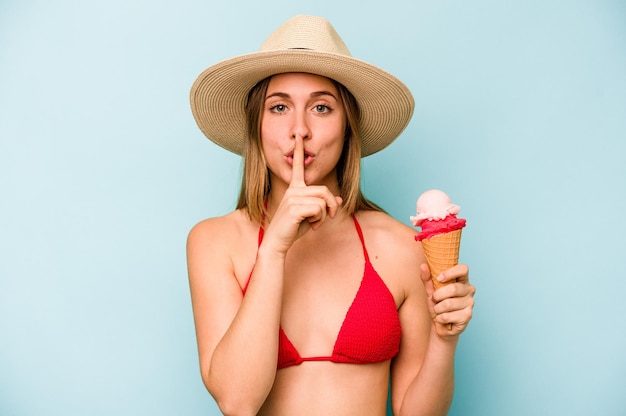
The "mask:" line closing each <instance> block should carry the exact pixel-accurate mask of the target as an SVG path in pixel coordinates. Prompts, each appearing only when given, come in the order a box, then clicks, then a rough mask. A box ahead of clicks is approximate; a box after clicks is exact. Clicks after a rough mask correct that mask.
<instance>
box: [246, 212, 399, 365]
mask: <svg viewBox="0 0 626 416" xmlns="http://www.w3.org/2000/svg"><path fill="white" fill-rule="evenodd" d="M352 218H353V219H354V225H355V227H356V231H357V233H358V235H359V239H360V240H361V245H362V246H363V254H364V256H365V270H364V272H363V278H362V280H361V285H360V287H359V290H358V291H357V293H356V295H355V297H354V300H353V301H352V305H351V306H350V308H349V309H348V311H347V312H346V317H345V318H344V321H343V323H342V325H341V328H340V330H339V334H337V339H336V341H335V346H334V347H333V353H332V355H330V356H320V357H301V356H300V354H299V353H298V350H296V348H295V347H294V345H293V344H292V343H291V341H290V340H289V338H288V337H287V334H285V331H283V328H282V327H280V329H279V344H278V369H281V368H285V367H289V366H292V365H298V364H301V363H302V362H304V361H331V362H333V363H348V364H369V363H377V362H381V361H387V360H390V359H391V358H393V357H394V356H395V355H396V354H397V353H398V350H399V347H400V336H401V332H402V331H401V328H400V318H399V316H398V311H397V310H396V303H395V300H394V298H393V295H392V294H391V292H390V291H389V288H387V286H386V285H385V282H383V280H382V279H381V278H380V276H379V275H378V273H377V272H376V270H374V267H373V266H372V264H371V263H370V260H369V256H368V254H367V249H366V248H365V241H364V240H363V232H362V231H361V227H360V225H359V223H358V221H357V219H356V217H355V216H354V215H353V216H352ZM263 233H264V230H263V227H260V228H259V245H260V244H261V241H262V240H263ZM250 274H251V275H252V273H250ZM249 282H250V280H249V278H248V283H249ZM248 283H246V286H245V288H244V289H243V293H244V295H245V293H246V290H247V288H248Z"/></svg>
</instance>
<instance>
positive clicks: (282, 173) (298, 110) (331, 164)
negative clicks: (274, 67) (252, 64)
mask: <svg viewBox="0 0 626 416" xmlns="http://www.w3.org/2000/svg"><path fill="white" fill-rule="evenodd" d="M262 117H263V118H262V121H261V142H262V143H263V152H264V155H265V159H266V161H267V164H268V167H269V170H270V177H271V181H272V187H274V186H277V185H278V183H281V182H282V183H283V184H289V182H290V180H291V169H292V168H291V166H292V161H293V159H292V156H293V149H294V138H295V137H296V135H300V136H301V137H302V138H303V141H304V152H305V153H304V166H305V169H304V179H305V182H306V184H307V185H314V184H315V185H326V186H328V187H330V188H331V189H333V190H338V185H337V173H336V165H337V161H338V160H339V158H340V156H341V151H342V149H343V143H344V140H345V137H344V134H345V128H346V116H345V111H344V109H343V104H342V103H341V98H340V96H339V93H338V91H337V89H336V88H335V86H334V85H333V83H332V82H331V81H330V80H329V79H328V78H324V77H321V76H318V75H312V74H304V73H287V74H279V75H274V76H273V77H272V79H271V80H270V82H269V85H268V88H267V93H266V96H265V103H264V106H263V116H262Z"/></svg>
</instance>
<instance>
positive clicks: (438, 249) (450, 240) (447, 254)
mask: <svg viewBox="0 0 626 416" xmlns="http://www.w3.org/2000/svg"><path fill="white" fill-rule="evenodd" d="M462 231H463V230H462V229H459V230H455V231H450V232H447V233H444V234H437V235H434V236H432V237H430V238H426V239H424V240H422V247H423V248H424V255H425V256H426V262H427V263H428V267H429V268H430V278H431V280H432V281H433V286H434V287H435V290H437V289H439V288H440V287H442V286H445V285H447V284H450V283H454V281H449V282H445V283H443V282H440V281H439V280H437V277H438V276H439V275H440V274H441V273H442V272H443V271H444V270H447V269H449V268H450V267H452V266H456V265H457V264H458V263H459V247H460V246H461V232H462Z"/></svg>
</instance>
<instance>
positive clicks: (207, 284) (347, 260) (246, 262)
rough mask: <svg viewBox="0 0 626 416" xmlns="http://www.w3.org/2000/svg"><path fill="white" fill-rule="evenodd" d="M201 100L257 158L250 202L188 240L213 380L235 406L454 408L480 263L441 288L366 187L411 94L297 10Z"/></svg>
mask: <svg viewBox="0 0 626 416" xmlns="http://www.w3.org/2000/svg"><path fill="white" fill-rule="evenodd" d="M191 105H192V110H193V113H194V116H195V118H196V121H197V123H198V125H199V127H200V128H201V130H202V131H203V132H204V133H205V134H206V135H207V137H208V138H210V139H211V140H213V141H214V142H216V143H217V144H219V145H220V146H223V147H225V148H226V149H228V150H231V151H233V152H235V153H238V154H242V155H243V156H244V174H243V180H242V188H241V194H240V198H239V203H238V207H237V209H236V210H235V211H233V212H231V213H229V214H227V215H225V216H223V217H219V218H211V219H207V220H205V221H202V222H200V223H199V224H197V225H196V226H195V227H194V228H193V229H192V230H191V232H190V234H189V239H188V246H187V253H188V267H189V280H190V287H191V295H192V302H193V312H194V320H195V325H196V334H197V341H198V350H199V356H200V369H201V374H202V379H203V381H204V383H205V385H206V387H207V389H208V390H209V392H210V393H211V394H212V395H213V397H214V398H215V400H216V401H217V403H218V405H219V407H220V409H221V410H222V412H223V413H224V414H227V415H254V414H261V415H295V414H297V415H384V414H385V412H386V401H387V393H388V386H389V385H390V386H391V398H392V407H393V411H394V414H411V415H414V414H445V413H446V412H447V410H448V408H449V406H450V403H451V400H452V394H453V382H454V371H453V362H454V354H455V349H456V344H457V341H458V337H459V334H460V333H461V332H463V330H464V329H465V327H466V325H467V324H468V322H469V320H470V319H471V316H472V308H473V294H474V288H473V286H471V285H470V284H469V282H468V268H467V266H465V265H459V266H455V267H454V268H452V269H449V270H448V271H446V272H445V273H444V274H443V275H442V276H441V277H440V278H441V279H442V280H444V281H448V280H454V279H457V283H454V284H452V285H448V286H446V287H444V288H442V289H439V290H438V291H437V292H434V293H433V288H432V283H431V282H430V281H429V272H428V268H427V266H425V259H424V255H423V252H422V249H421V245H420V244H419V243H416V242H415V240H414V235H415V230H414V229H412V228H410V227H408V226H406V225H404V224H402V223H400V222H398V221H396V220H394V219H393V218H391V217H390V216H388V215H387V214H385V213H384V212H382V211H381V210H380V209H379V208H378V207H377V206H376V205H374V204H373V203H371V202H369V201H368V200H367V199H365V198H364V197H363V195H362V194H361V191H360V187H359V172H360V157H361V156H366V155H369V154H371V153H374V152H376V151H379V150H381V149H382V148H384V147H385V146H387V145H388V144H389V143H390V142H391V141H393V140H394V139H395V138H396V137H397V136H398V135H399V134H400V132H401V131H402V130H403V129H404V128H405V127H406V125H407V123H408V121H409V120H410V117H411V115H412V111H413V99H412V96H411V94H410V92H409V91H408V89H407V88H406V87H405V86H404V85H403V84H402V83H401V82H400V81H398V80H397V79H396V78H395V77H393V76H392V75H390V74H388V73H386V72H384V71H382V70H380V69H378V68H376V67H374V66H372V65H370V64H367V63H364V62H362V61H358V60H356V59H354V58H352V57H350V54H349V52H348V50H347V48H346V47H345V45H344V44H343V42H342V41H341V39H340V38H339V36H338V35H337V33H336V32H335V31H334V29H333V28H332V26H330V24H329V23H328V22H327V21H326V20H324V19H321V18H318V17H311V16H296V17H295V18H293V19H290V20H289V21H288V22H286V23H285V24H284V25H283V26H281V27H280V28H279V29H278V30H277V31H276V32H274V33H273V34H272V35H271V36H270V37H269V38H268V40H267V41H266V42H265V43H264V45H263V46H262V47H261V50H260V51H259V52H257V53H253V54H248V55H244V56H240V57H236V58H232V59H229V60H227V61H224V62H221V63H218V64H216V65H214V66H212V67H210V68H209V69H207V70H206V71H204V72H203V73H202V74H201V75H200V76H199V77H198V79H197V80H196V82H195V83H194V86H193V87H192V92H191ZM448 324H452V326H451V329H449V328H450V327H449V326H448ZM389 380H391V383H389Z"/></svg>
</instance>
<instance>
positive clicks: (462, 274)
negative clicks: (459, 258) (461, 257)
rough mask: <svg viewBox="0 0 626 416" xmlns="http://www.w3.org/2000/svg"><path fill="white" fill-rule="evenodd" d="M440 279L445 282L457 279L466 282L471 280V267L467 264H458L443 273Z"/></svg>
mask: <svg viewBox="0 0 626 416" xmlns="http://www.w3.org/2000/svg"><path fill="white" fill-rule="evenodd" d="M438 280H439V281H440V282H443V283H445V282H455V281H456V282H461V283H466V282H468V281H469V268H468V267H467V265H465V264H457V265H456V266H452V267H450V268H449V269H447V270H445V271H444V272H443V273H441V275H439V277H438Z"/></svg>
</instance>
